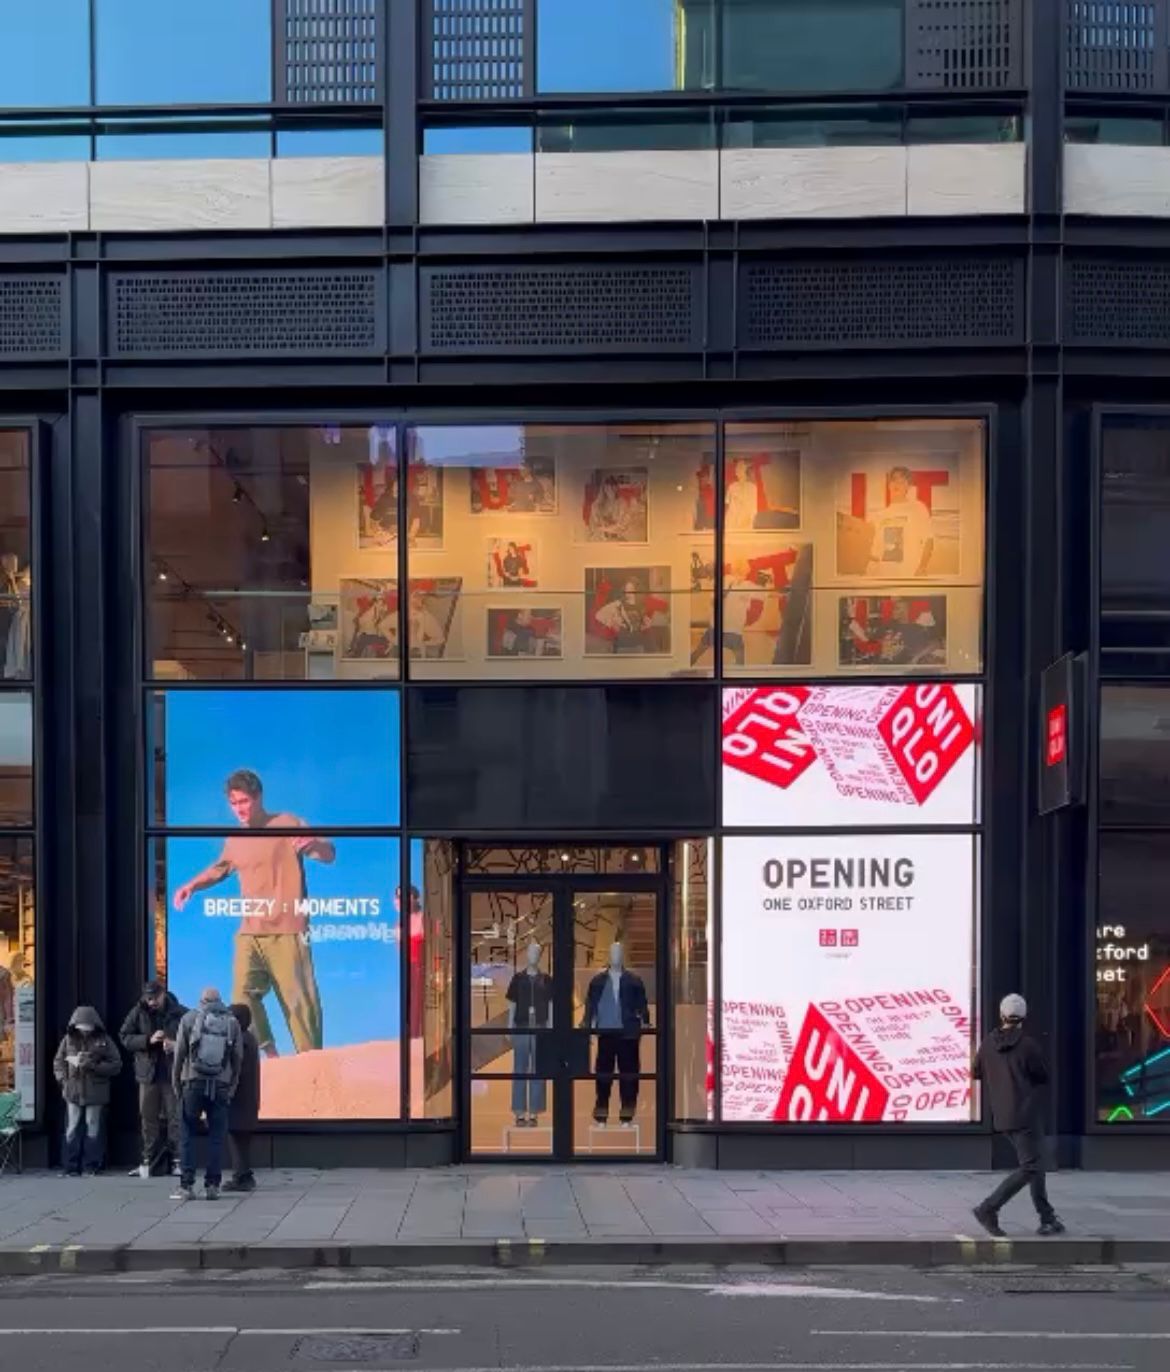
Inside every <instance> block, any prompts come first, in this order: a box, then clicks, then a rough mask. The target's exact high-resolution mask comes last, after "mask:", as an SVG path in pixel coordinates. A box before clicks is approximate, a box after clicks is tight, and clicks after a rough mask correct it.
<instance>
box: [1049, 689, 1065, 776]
mask: <svg viewBox="0 0 1170 1372" xmlns="http://www.w3.org/2000/svg"><path fill="white" fill-rule="evenodd" d="M1067 756H1068V706H1067V705H1064V704H1061V705H1054V706H1053V707H1052V709H1051V710H1049V711H1048V747H1047V749H1046V751H1045V754H1044V759H1045V761H1046V762H1047V764H1048V766H1049V767H1058V766H1059V765H1060V764H1061V763H1062V762H1063V761H1064V759H1065V758H1066V757H1067Z"/></svg>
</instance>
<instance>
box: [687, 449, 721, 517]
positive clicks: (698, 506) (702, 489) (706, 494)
mask: <svg viewBox="0 0 1170 1372" xmlns="http://www.w3.org/2000/svg"><path fill="white" fill-rule="evenodd" d="M717 495H718V492H717V491H716V489H715V460H714V458H711V457H704V458H703V459H702V461H701V462H700V463H699V465H698V467H696V468H695V478H694V504H693V505H692V507H691V529H690V531H691V533H693V534H707V533H714V531H715V501H716V497H717Z"/></svg>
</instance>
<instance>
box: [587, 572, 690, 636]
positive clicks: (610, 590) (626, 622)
mask: <svg viewBox="0 0 1170 1372" xmlns="http://www.w3.org/2000/svg"><path fill="white" fill-rule="evenodd" d="M671 613H672V605H671V600H670V568H669V567H668V566H654V567H586V568H585V655H586V656H587V657H609V656H618V655H621V656H627V655H628V656H632V655H635V654H641V655H643V656H648V657H649V656H658V657H663V656H668V655H669V653H670V629H671Z"/></svg>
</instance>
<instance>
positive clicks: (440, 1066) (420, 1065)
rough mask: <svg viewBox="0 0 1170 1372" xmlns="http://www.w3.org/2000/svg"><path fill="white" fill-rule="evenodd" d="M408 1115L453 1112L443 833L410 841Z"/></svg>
mask: <svg viewBox="0 0 1170 1372" xmlns="http://www.w3.org/2000/svg"><path fill="white" fill-rule="evenodd" d="M410 874H411V875H410V879H411V889H410V927H409V945H408V946H409V957H410V977H409V996H408V1000H409V1006H410V1052H411V1059H410V1115H411V1118H412V1119H426V1120H444V1119H450V1118H451V1117H452V1116H453V1115H454V1113H455V1110H454V1080H455V1065H454V1056H453V1054H454V1034H455V996H454V956H455V848H454V845H453V844H451V843H448V842H446V841H445V840H443V839H414V840H412V842H411V845H410Z"/></svg>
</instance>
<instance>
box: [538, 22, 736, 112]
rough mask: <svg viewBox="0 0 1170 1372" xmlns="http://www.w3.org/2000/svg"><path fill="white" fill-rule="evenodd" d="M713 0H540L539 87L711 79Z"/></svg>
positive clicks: (654, 87) (673, 84)
mask: <svg viewBox="0 0 1170 1372" xmlns="http://www.w3.org/2000/svg"><path fill="white" fill-rule="evenodd" d="M714 76H715V23H714V5H713V3H712V0H589V3H588V4H581V3H579V0H536V89H537V91H538V92H540V93H541V94H547V93H550V92H555V91H589V92H593V91H659V90H694V89H698V88H709V87H711V86H712V85H714Z"/></svg>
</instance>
